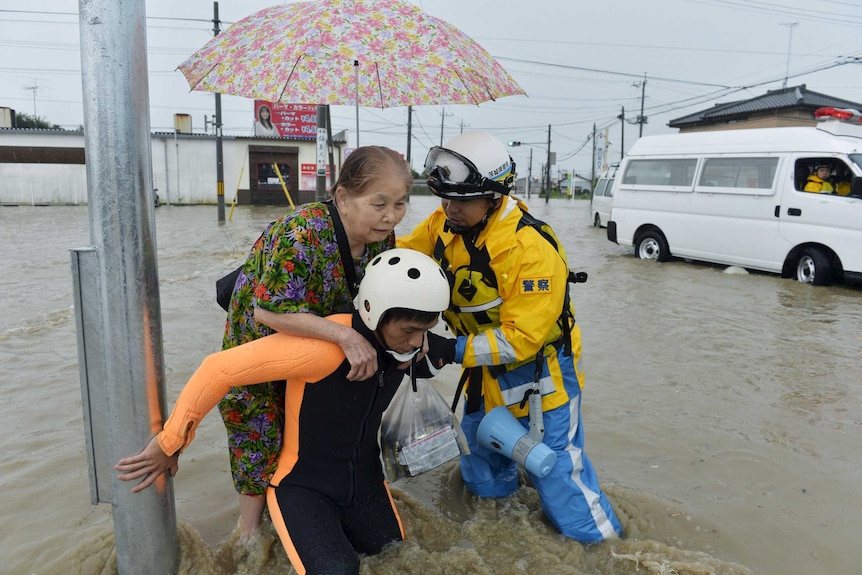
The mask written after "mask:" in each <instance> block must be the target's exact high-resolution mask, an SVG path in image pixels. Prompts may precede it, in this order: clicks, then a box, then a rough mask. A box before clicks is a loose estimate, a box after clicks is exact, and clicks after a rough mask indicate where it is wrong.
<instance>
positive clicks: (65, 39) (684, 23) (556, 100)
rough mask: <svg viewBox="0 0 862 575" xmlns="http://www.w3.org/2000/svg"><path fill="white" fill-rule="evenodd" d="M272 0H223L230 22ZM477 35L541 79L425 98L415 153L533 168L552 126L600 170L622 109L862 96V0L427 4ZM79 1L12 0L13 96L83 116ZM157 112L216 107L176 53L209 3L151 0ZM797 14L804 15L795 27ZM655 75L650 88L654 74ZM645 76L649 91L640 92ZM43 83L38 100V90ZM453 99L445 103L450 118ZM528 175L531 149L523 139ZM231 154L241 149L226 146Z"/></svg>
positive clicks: (199, 36) (416, 157)
mask: <svg viewBox="0 0 862 575" xmlns="http://www.w3.org/2000/svg"><path fill="white" fill-rule="evenodd" d="M276 3H278V2H273V1H271V0H221V1H220V2H219V13H220V14H219V15H220V18H221V20H222V22H223V24H222V28H223V29H225V28H227V27H228V26H229V24H231V23H233V22H236V21H238V20H240V19H242V18H243V17H245V16H248V15H249V14H251V13H252V12H254V11H256V10H259V9H262V8H265V7H267V6H270V5H272V4H276ZM413 3H415V4H417V5H419V6H420V7H421V8H422V9H423V10H425V11H426V12H429V13H430V14H432V15H434V16H436V17H438V18H441V19H443V20H446V21H448V22H450V23H451V24H453V25H455V26H457V27H458V28H460V29H461V30H462V31H463V32H464V33H466V34H467V35H469V36H471V37H472V38H474V39H475V40H476V41H478V42H479V43H480V44H481V45H482V46H483V47H484V48H485V49H486V50H487V51H488V52H489V53H490V54H491V55H492V56H494V57H495V58H496V59H497V60H498V61H499V62H500V63H501V64H502V65H503V67H505V68H506V70H507V71H508V72H509V73H510V74H511V75H512V76H513V77H514V78H515V80H516V81H517V82H518V83H519V84H520V85H521V86H522V87H523V88H524V90H525V91H526V92H527V96H526V97H525V96H511V97H506V98H501V99H500V100H498V101H496V102H489V103H485V104H482V105H480V106H464V105H459V106H455V105H453V106H445V107H441V106H422V107H414V114H413V123H414V133H413V145H412V155H413V165H414V167H416V168H417V169H420V170H421V167H420V166H421V162H422V160H423V159H424V157H425V153H426V151H427V149H428V147H430V146H432V145H437V144H439V143H440V132H441V124H442V129H443V140H444V141H445V140H447V139H449V138H451V137H453V136H455V135H457V134H458V133H459V132H460V131H461V130H462V129H463V130H465V131H466V130H486V131H489V132H491V133H493V134H494V135H496V136H497V137H499V138H500V139H501V140H503V141H507V140H520V141H524V142H535V143H537V144H538V147H535V148H534V151H533V173H534V174H536V173H537V171H538V170H539V164H540V163H541V162H542V160H543V158H544V154H545V151H544V147H545V142H546V141H547V138H548V126H549V125H551V149H552V150H553V151H555V152H556V154H557V167H558V168H561V169H565V170H568V171H571V170H572V169H575V170H576V171H577V172H579V173H583V174H588V173H589V169H590V158H591V153H592V144H591V143H590V142H588V137H589V136H590V134H591V133H592V129H593V124H595V125H596V126H597V128H598V129H599V130H600V131H601V130H603V129H604V128H608V130H609V141H610V149H609V152H608V156H609V158H610V159H611V160H612V161H616V160H618V159H619V157H620V146H621V144H622V143H623V141H624V145H625V148H626V149H628V148H629V147H630V146H631V145H632V144H633V143H634V142H635V141H636V140H637V138H638V129H639V126H637V125H626V126H625V136H624V140H623V136H622V127H621V124H620V121H619V120H618V119H617V116H618V115H619V114H620V111H621V108H623V107H625V111H626V112H625V113H626V117H628V118H631V119H633V118H634V117H635V116H637V115H638V114H639V113H640V108H641V102H642V100H641V95H642V93H643V94H644V98H643V105H644V115H645V116H647V117H648V123H647V124H646V125H644V126H643V134H644V135H650V134H658V133H667V132H672V131H673V130H671V129H669V128H668V127H667V123H668V121H670V120H672V119H674V118H678V117H680V116H684V115H686V114H689V113H692V112H695V111H697V110H701V109H704V108H708V107H711V106H712V105H714V104H715V103H719V102H726V101H731V100H738V99H745V98H749V97H753V96H757V95H760V94H763V93H765V92H766V91H767V90H771V89H777V88H781V87H782V84H783V83H784V79H785V75H789V78H788V80H787V85H788V86H795V85H799V84H806V85H807V87H808V89H810V90H814V91H817V92H822V93H826V94H829V95H832V96H836V97H840V98H845V99H848V100H851V101H855V102H860V103H862V61H860V63H851V64H847V65H840V66H835V64H837V63H839V62H845V61H848V60H852V59H853V58H862V2H859V1H858V0H844V1H839V0H804V1H803V0H769V1H766V0H763V1H760V0H616V1H614V0H606V1H604V2H597V1H594V2H584V1H572V0H548V1H542V0H534V1H531V2H530V1H524V0H520V1H514V0H494V1H493V2H490V1H486V2H470V1H467V0H422V1H414V2H413ZM77 10H78V2H75V1H74V0H28V1H27V2H21V1H20V0H0V49H2V51H0V54H2V56H3V57H2V60H0V106H3V107H9V108H13V109H16V110H18V111H21V112H24V113H27V114H33V113H34V110H35V112H36V113H37V114H38V116H40V117H42V118H44V119H46V120H48V121H50V122H52V123H54V124H59V125H61V126H63V127H66V128H75V127H77V126H78V125H79V124H81V123H82V122H83V111H82V103H81V102H82V98H81V76H80V68H81V65H80V53H79V36H78V18H77ZM146 11H147V44H148V50H149V54H148V65H149V70H150V77H149V86H150V106H151V112H150V121H151V124H152V127H153V129H154V130H165V131H171V130H173V114H175V113H185V114H191V115H192V121H193V128H194V130H195V131H203V129H204V116H205V115H206V116H207V117H209V118H210V119H211V118H212V116H213V114H214V97H213V95H212V94H208V93H202V92H189V88H188V83H187V82H186V81H185V78H184V77H183V76H182V74H181V73H180V72H179V71H176V67H177V65H178V64H179V63H180V62H182V61H183V60H185V59H186V58H187V57H188V56H190V55H191V54H192V53H193V52H194V51H195V50H197V49H198V48H200V47H201V46H203V45H204V44H205V43H206V42H207V41H208V40H209V39H210V38H211V37H212V22H211V20H212V17H213V2H212V1H211V0H147V2H146ZM794 23H795V25H792V24H794ZM644 75H645V78H646V84H645V87H644V86H642V82H643V81H644ZM642 88H643V91H642ZM34 96H35V102H34ZM222 110H223V116H224V121H223V123H224V130H225V133H226V134H235V135H250V133H251V129H252V122H253V114H252V101H251V100H248V99H245V98H239V97H234V96H224V97H223V98H222ZM444 110H445V116H444V115H443V113H444ZM332 120H333V129H334V130H335V131H338V130H342V129H347V130H348V133H349V136H350V139H349V141H350V143H351V144H352V143H353V142H354V141H355V140H354V137H355V136H354V132H355V126H356V119H355V111H354V108H353V107H352V106H335V107H333V108H332ZM406 123H407V109H406V108H393V109H387V110H380V109H373V108H362V109H361V110H360V129H361V135H360V143H361V144H379V145H385V146H389V147H392V148H395V149H397V150H398V151H400V152H402V153H404V152H405V151H406V139H407V131H406ZM511 150H512V156H513V157H514V159H515V161H516V162H518V167H519V172H520V173H521V174H525V173H526V164H527V159H528V157H529V150H530V148H529V147H526V146H523V147H521V148H512V149H511ZM225 161H231V159H230V158H226V160H225Z"/></svg>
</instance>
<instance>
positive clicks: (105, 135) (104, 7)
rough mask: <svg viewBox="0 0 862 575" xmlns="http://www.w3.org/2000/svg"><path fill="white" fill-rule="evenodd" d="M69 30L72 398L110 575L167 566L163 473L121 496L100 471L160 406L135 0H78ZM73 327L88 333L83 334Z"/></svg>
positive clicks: (173, 549)
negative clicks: (79, 97) (82, 426)
mask: <svg viewBox="0 0 862 575" xmlns="http://www.w3.org/2000/svg"><path fill="white" fill-rule="evenodd" d="M79 30H80V39H81V42H80V44H81V77H82V84H83V98H84V125H85V127H86V129H85V130H84V145H85V149H86V153H87V187H88V193H89V207H88V213H89V222H90V239H91V241H92V243H93V246H91V247H89V248H86V249H85V250H84V251H83V252H81V253H82V255H83V259H84V260H85V262H84V267H85V269H84V273H77V276H76V277H74V278H73V280H74V283H75V291H76V293H77V294H78V295H79V296H82V298H83V299H84V300H86V302H87V305H86V306H82V305H80V304H79V305H76V313H78V314H79V316H81V320H79V322H78V327H79V330H78V356H79V359H80V360H81V361H80V362H79V363H80V367H79V369H80V372H81V376H82V395H84V396H88V397H89V398H91V399H94V400H95V401H96V402H97V408H98V407H101V406H104V410H103V411H101V412H100V413H99V414H98V415H99V417H101V419H100V420H98V421H88V422H87V423H88V424H93V425H89V428H90V429H91V430H92V432H93V434H94V435H93V437H92V438H91V439H93V440H94V441H90V442H89V443H92V444H96V445H102V446H103V447H102V448H100V449H97V450H95V452H96V455H97V456H98V457H93V458H91V461H90V463H91V476H92V477H97V478H99V479H101V480H102V481H101V483H102V487H101V488H99V487H98V484H96V486H95V488H94V489H93V493H92V494H93V499H95V500H98V501H102V502H110V503H111V504H112V506H113V520H114V539H115V543H116V549H117V571H118V572H119V573H120V574H122V575H129V574H140V575H147V574H150V573H176V569H177V558H178V549H179V546H178V541H177V532H176V512H175V509H174V496H173V486H172V482H171V480H170V479H169V478H167V477H166V476H164V475H163V476H162V477H160V478H159V479H158V481H157V482H156V484H155V485H154V486H153V488H151V489H148V490H146V491H145V492H143V493H138V494H132V493H131V488H132V486H131V485H129V484H126V483H122V482H120V481H118V480H117V479H116V476H115V474H114V473H113V472H112V470H111V467H112V466H113V464H114V463H115V462H116V461H118V460H119V459H121V458H122V457H124V456H127V455H130V454H133V453H137V452H138V451H139V450H140V449H141V448H142V447H143V446H144V445H145V444H146V443H147V441H148V440H149V439H150V438H151V437H152V435H153V434H154V433H155V432H156V431H158V430H159V429H161V426H162V422H163V414H164V413H165V411H166V409H165V408H166V401H165V392H164V357H163V353H162V330H161V311H160V304H159V277H158V266H157V263H156V238H155V224H154V220H155V207H154V205H153V200H154V198H153V185H152V184H153V175H152V156H151V154H152V152H151V137H150V120H149V96H148V94H149V86H148V82H147V58H146V55H147V45H146V10H145V1H144V0H129V1H126V2H116V1H115V0H80V2H79ZM75 255H76V254H75V253H73V261H72V263H73V270H75V271H78V272H80V271H81V270H80V269H79V268H78V266H77V263H76V258H75ZM88 270H92V271H88ZM84 316H86V317H84ZM84 324H86V325H87V326H88V329H89V330H91V331H92V333H90V332H88V333H87V337H86V338H85V337H84V334H83V333H82V332H81V326H82V325H84ZM88 360H92V361H88ZM90 366H92V367H94V368H96V369H93V370H88V367H90ZM85 390H89V391H90V393H89V394H87V393H86V392H85ZM98 402H101V404H99V403H98ZM84 408H85V410H86V409H88V406H87V405H85V406H84ZM91 413H92V411H91ZM99 421H101V422H102V423H103V424H102V425H100V424H99ZM97 470H102V471H103V472H104V473H103V474H102V475H101V476H98V475H97V474H96V471H97ZM105 470H107V471H106V472H105ZM109 478H110V479H109ZM91 486H93V482H91ZM109 486H110V487H109Z"/></svg>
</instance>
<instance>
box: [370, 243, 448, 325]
mask: <svg viewBox="0 0 862 575" xmlns="http://www.w3.org/2000/svg"><path fill="white" fill-rule="evenodd" d="M353 305H354V307H355V308H356V310H357V311H358V312H359V317H360V318H362V321H363V323H365V325H366V326H368V329H371V330H375V329H377V326H378V324H379V323H380V318H381V317H382V316H383V314H385V313H386V312H387V311H389V310H390V309H394V308H403V309H409V310H417V311H428V312H437V313H440V312H442V311H444V310H445V309H446V308H448V307H449V280H447V279H446V274H444V273H443V270H442V269H440V266H439V265H437V262H435V261H434V260H432V259H431V258H430V257H428V256H426V255H425V254H423V253H422V252H417V251H416V250H409V249H404V248H395V249H391V250H387V251H385V252H383V253H382V254H380V255H379V256H377V257H376V258H374V259H373V260H371V261H370V262H369V263H368V265H367V266H366V267H365V277H363V278H362V281H361V282H360V284H359V292H358V293H357V294H356V299H355V300H354V302H353Z"/></svg>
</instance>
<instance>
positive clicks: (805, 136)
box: [607, 110, 862, 285]
mask: <svg viewBox="0 0 862 575" xmlns="http://www.w3.org/2000/svg"><path fill="white" fill-rule="evenodd" d="M837 112H846V111H842V110H838V111H837ZM819 113H821V112H820V111H818V114H819ZM824 113H825V112H824ZM821 165H828V166H829V167H830V168H831V175H832V177H833V179H834V180H835V181H833V182H832V188H834V189H837V190H838V191H839V192H840V193H839V192H833V193H828V192H827V193H822V192H821V193H815V192H810V191H804V190H805V188H806V186H809V187H810V186H812V185H813V184H809V183H808V181H809V179H811V178H810V177H811V175H812V174H813V173H814V172H815V168H816V167H817V166H821ZM815 179H816V178H815ZM613 196H614V197H613V207H612V210H611V218H610V221H609V222H608V230H607V235H608V239H609V240H611V241H613V242H616V243H618V244H620V245H624V246H633V247H634V252H635V255H636V256H637V257H640V258H643V259H652V260H656V261H667V260H668V259H669V258H670V257H672V256H674V257H680V258H688V259H693V260H700V261H706V262H713V263H717V264H724V265H733V266H740V267H743V268H750V269H755V270H762V271H767V272H774V273H780V274H781V275H782V277H796V278H797V279H798V280H799V281H801V282H805V283H812V284H815V285H827V284H830V283H832V282H835V281H841V279H842V278H843V277H851V278H854V279H862V126H859V125H851V124H849V123H846V122H841V121H839V120H836V119H829V120H826V121H823V122H821V123H820V124H818V125H817V126H816V127H813V126H812V127H793V128H762V129H740V130H725V131H716V132H696V133H687V134H673V135H666V136H649V137H644V138H641V139H640V140H638V142H637V143H636V144H635V145H634V146H632V148H631V151H630V152H629V154H628V156H626V157H625V158H624V159H623V162H622V164H621V165H620V168H619V170H618V171H617V177H616V179H615V182H614V189H613Z"/></svg>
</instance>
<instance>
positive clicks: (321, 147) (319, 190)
mask: <svg viewBox="0 0 862 575" xmlns="http://www.w3.org/2000/svg"><path fill="white" fill-rule="evenodd" d="M326 156H327V152H326V105H325V104H318V105H317V186H316V191H315V200H317V201H318V202H322V201H323V200H324V199H325V198H326Z"/></svg>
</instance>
